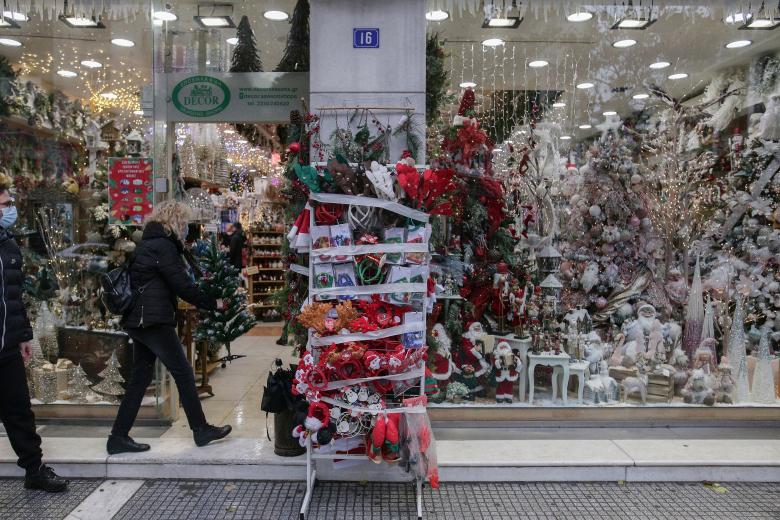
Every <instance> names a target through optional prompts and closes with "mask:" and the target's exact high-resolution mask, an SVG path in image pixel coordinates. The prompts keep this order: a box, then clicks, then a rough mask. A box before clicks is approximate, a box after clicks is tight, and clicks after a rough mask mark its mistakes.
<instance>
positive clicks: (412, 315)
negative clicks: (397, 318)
mask: <svg viewBox="0 0 780 520" xmlns="http://www.w3.org/2000/svg"><path fill="white" fill-rule="evenodd" d="M403 322H404V325H408V324H411V323H414V324H419V325H420V330H419V331H416V332H405V333H404V335H403V345H404V348H422V347H423V346H424V345H425V315H424V314H423V313H422V312H407V313H406V314H404V318H403Z"/></svg>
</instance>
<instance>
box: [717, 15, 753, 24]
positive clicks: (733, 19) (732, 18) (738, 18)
mask: <svg viewBox="0 0 780 520" xmlns="http://www.w3.org/2000/svg"><path fill="white" fill-rule="evenodd" d="M752 16H753V15H751V14H750V13H734V14H730V15H728V16H727V17H726V18H724V19H723V21H724V22H726V23H742V22H744V21H745V20H750V18H751V17H752Z"/></svg>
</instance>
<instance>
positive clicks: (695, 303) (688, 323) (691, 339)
mask: <svg viewBox="0 0 780 520" xmlns="http://www.w3.org/2000/svg"><path fill="white" fill-rule="evenodd" d="M703 326H704V298H703V297H702V288H701V267H700V266H699V259H698V258H697V259H696V268H695V269H694V271H693V283H691V290H690V291H689V292H688V308H687V309H686V310H685V333H684V334H683V349H684V350H685V353H686V354H688V359H693V357H694V352H696V349H697V348H698V347H699V343H700V342H701V340H702V330H703Z"/></svg>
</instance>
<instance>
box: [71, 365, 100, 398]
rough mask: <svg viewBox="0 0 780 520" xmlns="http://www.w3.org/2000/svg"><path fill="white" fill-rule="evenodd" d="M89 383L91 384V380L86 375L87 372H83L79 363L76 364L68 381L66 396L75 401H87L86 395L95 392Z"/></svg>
mask: <svg viewBox="0 0 780 520" xmlns="http://www.w3.org/2000/svg"><path fill="white" fill-rule="evenodd" d="M90 385H92V381H90V380H89V378H88V377H87V373H86V372H84V369H83V368H81V365H76V368H74V369H73V373H72V374H71V376H70V380H69V381H68V396H69V397H70V400H71V401H74V402H77V403H86V402H87V401H89V399H88V396H90V395H94V394H95V393H94V392H93V391H92V389H91V388H90Z"/></svg>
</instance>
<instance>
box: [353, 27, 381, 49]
mask: <svg viewBox="0 0 780 520" xmlns="http://www.w3.org/2000/svg"><path fill="white" fill-rule="evenodd" d="M352 48H353V49H378V48H379V29H378V28H376V27H373V28H365V27H362V28H357V27H356V28H354V29H352Z"/></svg>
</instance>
